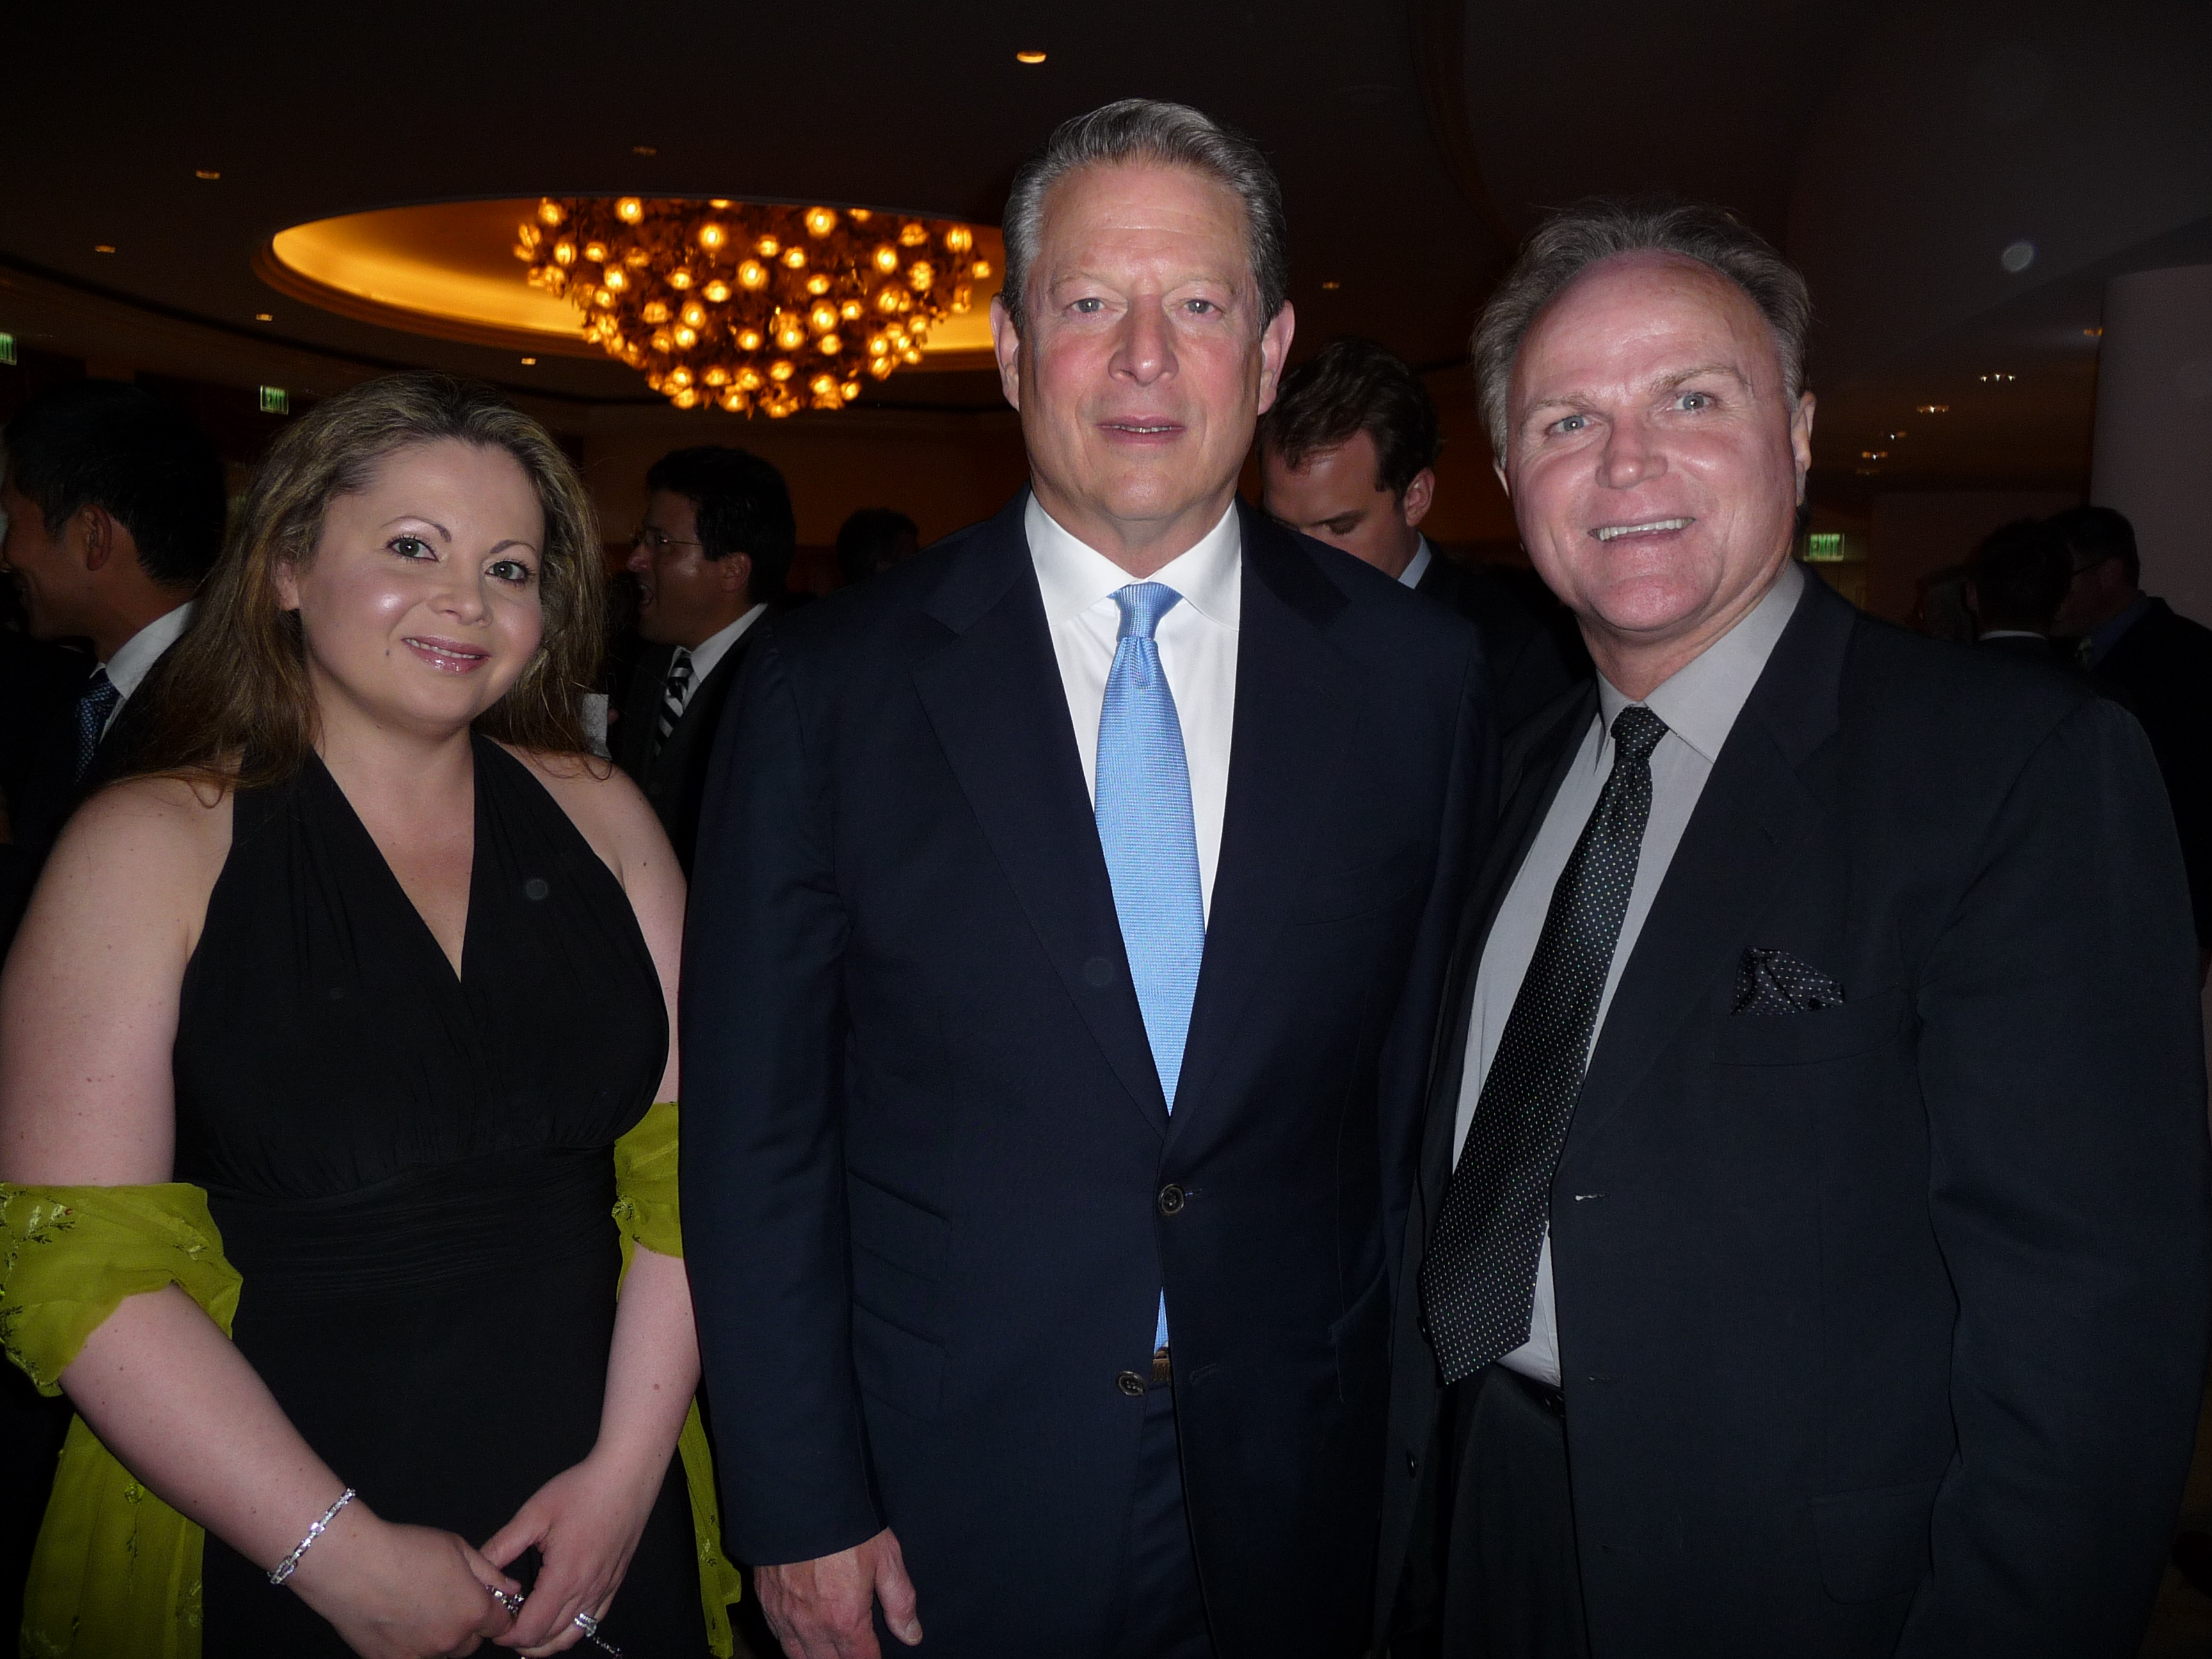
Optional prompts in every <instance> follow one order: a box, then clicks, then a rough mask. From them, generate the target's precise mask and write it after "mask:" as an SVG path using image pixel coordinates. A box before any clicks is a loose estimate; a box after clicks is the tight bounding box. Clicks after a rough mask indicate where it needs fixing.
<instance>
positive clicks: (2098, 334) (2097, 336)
mask: <svg viewBox="0 0 2212 1659" xmlns="http://www.w3.org/2000/svg"><path fill="white" fill-rule="evenodd" d="M2082 332H2083V333H2084V334H2086V335H2087V336H2088V337H2090V338H2091V339H2093V340H2101V339H2103V338H2104V337H2105V331H2104V330H2103V329H2101V328H2085V329H2083V330H2082Z"/></svg>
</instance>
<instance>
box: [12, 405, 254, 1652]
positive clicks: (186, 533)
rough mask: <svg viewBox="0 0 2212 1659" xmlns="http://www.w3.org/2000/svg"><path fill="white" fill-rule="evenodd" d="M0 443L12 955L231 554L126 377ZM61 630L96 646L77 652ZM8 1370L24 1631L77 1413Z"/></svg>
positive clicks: (193, 444) (168, 409)
mask: <svg viewBox="0 0 2212 1659" xmlns="http://www.w3.org/2000/svg"><path fill="white" fill-rule="evenodd" d="M0 437H4V442H5V447H6V464H5V466H4V469H0V512H4V513H5V514H6V522H5V526H4V530H0V570H4V571H5V572H6V574H9V576H11V577H12V578H13V580H14V581H15V586H16V588H17V590H18V592H19V593H20V595H21V600H22V605H23V613H24V617H25V629H24V632H25V634H26V635H28V639H27V641H20V642H19V648H17V649H15V650H11V651H9V653H7V659H8V671H7V673H6V674H5V676H4V678H0V688H4V694H5V696H7V698H8V702H7V703H6V705H5V706H4V707H0V725H4V726H6V727H7V740H6V742H5V744H4V745H0V748H4V751H5V755H4V760H5V765H4V781H5V787H6V790H7V797H8V798H7V800H6V803H5V805H6V809H7V810H6V812H5V814H4V815H0V826H4V828H0V959H4V957H6V955H7V951H8V946H9V943H10V942H11V941H12V940H13V939H14V938H15V927H16V924H17V923H18V922H19V921H21V919H22V914H23V908H24V907H25V905H26V904H27V902H29V899H30V895H31V889H32V888H33V886H34V885H35V884H36V883H37V881H38V877H39V871H40V867H41V866H43V865H44V864H45V862H46V854H48V853H49V852H50V851H52V848H53V844H54V842H55V840H56V838H57V837H58V836H60V834H61V830H62V826H63V825H64V823H67V822H68V821H69V817H70V813H71V812H73V811H76V807H77V805H78V803H79V802H80V801H82V800H83V799H84V798H85V797H86V796H87V795H88V794H90V793H92V792H93V790H94V789H95V788H96V787H99V785H100V783H101V782H103V781H105V780H106V778H107V777H109V776H111V775H112V774H113V772H114V770H115V769H116V767H117V765H118V762H119V760H120V759H121V758H122V757H124V756H125V755H126V754H127V752H128V750H129V748H130V745H131V740H132V730H133V728H134V727H135V726H136V725H137V716H143V714H144V711H145V705H144V702H143V700H142V698H141V697H140V696H139V695H138V694H139V689H140V687H141V686H142V685H143V684H144V683H145V680H146V676H147V674H148V672H149V671H150V670H151V669H152V668H153V666H154V665H155V662H157V661H158V660H159V659H160V658H161V653H163V652H165V651H167V649H168V648H169V647H170V646H171V645H172V644H173V643H174V642H175V641H176V638H177V636H178V635H179V634H181V633H182V632H184V629H185V622H186V620H187V619H188V618H189V617H190V616H191V599H192V594H193V592H194V591H195V590H196V589H197V587H198V586H199V584H200V581H201V579H202V578H203V577H204V576H205V575H206V574H207V573H208V569H209V568H210V566H212V565H213V564H214V563H215V560H216V554H217V553H218V552H220V551H221V550H222V530H223V515H224V510H225V507H224V500H223V479H222V462H221V461H219V460H218V459H216V453H215V451H214V449H213V448H212V447H210V445H209V443H208V441H207V440H206V438H205V437H204V436H203V435H201V433H200V431H199V429H198V428H197V427H195V426H194V425H193V424H192V422H191V419H190V418H189V417H188V416H185V413H184V412H183V411H182V410H179V409H177V408H176V407H175V406H174V405H173V404H168V403H167V402H165V401H163V400H162V399H161V398H157V397H155V395H154V394H153V393H152V392H146V391H143V390H142V389H141V388H139V387H137V386H131V385H128V384H125V382H122V381H119V380H76V381H72V382H70V384H68V385H66V386H57V387H55V388H54V389H53V390H52V391H50V392H45V393H43V394H42V395H40V396H39V397H37V398H33V399H32V400H31V401H30V402H29V403H28V404H25V405H24V406H23V408H22V409H21V410H20V411H19V412H18V413H17V414H16V416H15V418H14V419H13V420H11V421H9V422H8V425H7V429H6V432H5V433H4V435H0ZM53 641H83V642H85V643H87V644H88V645H89V647H90V650H89V651H88V652H84V653H79V652H74V651H64V650H62V649H60V648H59V647H57V646H55V645H53V644H52V642H53ZM42 647H43V648H42ZM6 1370H7V1372H8V1376H7V1377H6V1379H5V1381H4V1382H0V1629H7V1630H13V1629H15V1628H16V1627H18V1626H20V1625H21V1622H22V1593H23V1575H24V1573H25V1571H26V1570H27V1568H28V1566H29V1565H30V1553H31V1546H32V1543H33V1541H34V1540H35V1538H36V1537H37V1534H38V1528H39V1522H40V1517H41V1516H43V1515H44V1514H45V1512H46V1493H47V1491H48V1489H49V1487H50V1486H51V1485H52V1480H53V1474H54V1458H55V1455H57V1454H58V1452H59V1451H60V1449H61V1440H62V1434H63V1432H64V1430H66V1429H67V1427H68V1426H69V1410H68V1402H67V1401H60V1400H45V1399H41V1398H40V1396H39V1395H38V1394H37V1393H36V1392H35V1391H34V1390H33V1389H32V1388H31V1386H30V1384H29V1383H28V1382H27V1380H26V1379H25V1378H24V1377H23V1376H21V1373H19V1372H17V1371H16V1370H15V1367H13V1366H9V1367H7V1368H6ZM57 1407H58V1408H59V1409H56V1408H57Z"/></svg>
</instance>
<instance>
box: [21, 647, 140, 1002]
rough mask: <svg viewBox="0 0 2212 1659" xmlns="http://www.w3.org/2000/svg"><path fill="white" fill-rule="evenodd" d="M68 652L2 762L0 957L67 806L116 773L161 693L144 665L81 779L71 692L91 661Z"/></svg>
mask: <svg viewBox="0 0 2212 1659" xmlns="http://www.w3.org/2000/svg"><path fill="white" fill-rule="evenodd" d="M68 656H69V657H70V659H72V660H67V661H65V663H64V665H63V666H62V667H61V668H59V669H58V670H56V669H52V668H51V667H49V669H48V670H47V671H46V672H45V673H44V674H43V675H42V676H41V678H40V682H39V684H40V688H41V692H40V695H39V696H37V697H36V700H35V702H34V705H33V709H32V710H31V711H30V722H29V723H31V725H32V727H33V729H32V731H31V732H30V733H29V735H28V738H27V741H22V742H18V743H11V744H9V745H8V748H9V750H10V752H9V754H8V756H7V757H6V760H7V765H8V770H9V772H10V773H12V774H13V775H14V777H13V778H12V779H11V787H9V796H8V818H9V836H10V839H9V843H8V844H7V845H6V846H5V847H4V848H0V961H5V960H6V958H7V953H8V949H9V946H10V945H13V944H14V942H15V930H16V928H17V927H20V926H21V923H22V920H23V912H24V910H25V909H26V908H27V907H28V906H29V904H30V900H31V890H32V889H33V887H35V886H36V885H37V884H38V880H39V872H40V871H41V870H42V869H44V868H45V867H46V855H47V854H50V853H52V851H53V849H54V843H55V842H57V841H58V840H59V839H60V838H61V833H62V829H63V828H64V826H65V825H66V824H67V823H69V821H70V814H72V813H73V812H75V811H76V809H77V808H78V807H79V806H81V805H83V803H84V801H85V800H86V799H87V798H88V796H90V795H91V794H92V793H93V791H94V790H95V789H98V788H99V787H100V786H101V785H102V784H104V783H106V782H109V781H111V780H112V779H113V778H114V777H115V776H116V775H118V770H119V769H120V768H121V766H122V765H123V763H125V761H126V760H127V759H128V758H129V757H130V755H131V751H132V750H135V749H136V748H137V743H138V738H139V735H140V731H141V728H142V726H143V724H144V720H145V717H146V714H147V711H148V710H149V708H151V707H152V702H151V699H152V698H154V697H157V696H160V689H159V684H158V680H159V677H158V675H156V674H154V673H151V672H149V674H148V676H147V677H146V678H145V679H144V680H143V681H142V682H141V683H140V685H139V688H138V690H136V691H134V692H132V693H131V696H128V697H126V698H125V699H124V701H123V706H122V708H120V709H118V711H117V713H116V716H115V720H114V723H113V724H112V725H111V726H109V727H108V728H107V733H106V736H105V737H103V738H101V739H100V747H99V748H98V749H96V750H94V751H93V757H92V766H91V769H89V770H88V772H86V774H85V775H84V777H83V778H82V780H79V779H77V778H76V777H74V776H72V775H71V774H72V773H73V772H74V770H75V769H76V741H77V738H76V700H77V698H78V696H80V695H81V694H82V692H83V690H84V686H85V682H86V681H88V680H89V679H90V678H92V673H93V670H94V667H95V666H97V665H96V664H94V662H93V660H92V659H91V658H89V657H80V656H76V654H75V653H68Z"/></svg>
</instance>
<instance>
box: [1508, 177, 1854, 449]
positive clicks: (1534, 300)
mask: <svg viewBox="0 0 2212 1659" xmlns="http://www.w3.org/2000/svg"><path fill="white" fill-rule="evenodd" d="M1647 250H1656V251H1657V252H1666V253H1679V254H1680V255H1681V256H1682V257H1683V258H1688V259H1695V260H1696V261H1697V262H1698V263H1699V264H1702V265H1706V266H1709V267H1711V269H1712V270H1715V271H1717V272H1718V273H1719V274H1720V275H1721V276H1725V277H1727V278H1728V279H1729V281H1730V282H1732V283H1735V285H1736V286H1737V287H1738V288H1740V289H1742V290H1743V292H1744V294H1745V295H1746V296H1747V298H1748V299H1749V300H1750V301H1751V302H1752V303H1753V305H1755V306H1757V307H1759V314H1760V315H1761V316H1763V317H1765V319H1766V322H1767V326H1768V327H1770V328H1771V329H1772V330H1773V331H1774V349H1775V352H1776V354H1777V355H1778V356H1779V357H1780V358H1781V359H1782V386H1783V390H1784V392H1786V393H1787V394H1788V396H1789V398H1790V402H1791V403H1792V404H1795V403H1796V401H1797V398H1798V397H1799V396H1800V394H1802V392H1804V390H1805V336H1806V333H1807V332H1808V330H1809V329H1810V328H1811V327H1812V323H1813V296H1812V295H1811V293H1810V292H1809V291H1808V289H1807V288H1806V286H1805V279H1804V278H1803V277H1802V276H1799V275H1798V274H1797V271H1796V268H1795V267H1794V266H1792V265H1791V264H1790V263H1789V261H1787V260H1786V259H1784V258H1783V257H1782V256H1781V255H1780V254H1779V253H1778V252H1775V251H1774V248H1773V246H1772V245H1771V244H1770V243H1769V242H1768V241H1767V240H1766V239H1765V237H1763V236H1761V235H1759V233H1758V232H1756V231H1754V230H1752V229H1750V228H1748V227H1747V226H1745V225H1742V224H1740V223H1739V222H1737V221H1736V219H1735V216H1733V215H1732V214H1730V213H1729V212H1727V211H1726V210H1723V209H1721V208H1717V207H1708V206H1705V205H1704V204H1699V203H1695V202H1678V201H1671V200H1643V201H1620V200H1617V199H1614V198H1612V197H1592V198H1590V199H1589V200H1588V201H1583V202H1577V203H1576V204H1574V205H1573V206H1572V207H1570V208H1563V209H1561V210H1559V212H1557V213H1554V214H1553V216H1551V217H1550V218H1548V219H1547V220H1546V221H1545V222H1543V223H1542V224H1541V225H1539V226H1538V227H1537V228H1536V229H1535V230H1534V233H1533V234H1531V235H1530V236H1529V238H1528V240H1527V241H1525V242H1523V243H1522V245H1521V252H1520V255H1519V257H1518V258H1516V259H1515V260H1514V261H1513V269H1512V270H1509V271H1507V272H1506V273H1505V280H1504V281H1503V282H1501V283H1498V290H1497V292H1495V293H1494V294H1492V295H1491V296H1490V303H1489V304H1487V305H1486V306H1485V307H1483V308H1482V320H1481V321H1480V322H1479V323H1477V324H1476V325H1475V327H1474V386H1475V392H1476V396H1477V397H1478V398H1479V399H1480V402H1481V405H1482V423H1483V425H1484V426H1485V427H1486V428H1488V430H1489V433H1490V445H1491V448H1492V450H1493V451H1494V452H1496V453H1497V455H1498V459H1500V460H1501V461H1502V460H1503V459H1504V457H1505V453H1506V448H1507V440H1508V438H1509V437H1510V430H1509V428H1508V426H1507V417H1508V410H1507V409H1506V393H1507V390H1508V388H1509V387H1510V385H1511V383H1512V380H1513V362H1514V359H1515V358H1516V357H1517V356H1519V355H1520V352H1521V342H1522V340H1523V339H1524V338H1526V337H1527V336H1528V330H1529V328H1530V326H1531V325H1534V322H1535V320H1536V319H1537V316H1538V315H1539V314H1540V313H1541V312H1542V311H1543V309H1544V307H1546V306H1547V305H1549V304H1551V303H1552V301H1553V300H1555V299H1557V298H1558V297H1559V295H1560V294H1561V293H1562V292H1564V291H1565V289H1566V288H1567V286H1568V284H1569V283H1572V282H1573V281H1574V280H1575V278H1577V276H1581V275H1582V274H1583V272H1584V271H1585V270H1589V268H1590V267H1591V266H1592V265H1594V264H1598V263H1599V262H1600V261H1601V260H1605V259H1610V258H1614V257H1615V256H1616V255H1619V254H1623V253H1638V252H1645V251H1647Z"/></svg>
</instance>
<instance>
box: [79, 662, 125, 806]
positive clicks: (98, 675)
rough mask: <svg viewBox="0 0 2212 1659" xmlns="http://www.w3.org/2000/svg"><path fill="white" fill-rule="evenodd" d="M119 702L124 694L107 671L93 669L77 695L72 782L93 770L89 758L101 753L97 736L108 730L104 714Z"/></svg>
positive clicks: (112, 711)
mask: <svg viewBox="0 0 2212 1659" xmlns="http://www.w3.org/2000/svg"><path fill="white" fill-rule="evenodd" d="M122 701H123V693H122V692H120V691H119V690H117V689H116V686H115V682H114V681H112V680H111V679H109V678H107V671H106V669H105V668H95V669H94V670H93V671H92V678H91V679H90V680H88V681H87V682H86V683H85V688H84V690H82V691H81V692H79V693H78V694H77V700H76V770H75V771H74V772H72V773H71V774H70V781H71V782H73V783H82V782H83V781H84V775H85V774H86V773H88V772H89V771H91V770H92V758H93V757H94V756H95V755H97V754H98V753H99V752H100V737H101V735H102V734H103V733H104V732H106V730H107V717H108V716H109V715H110V714H113V713H114V712H115V705H116V704H118V703H119V702H122Z"/></svg>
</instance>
